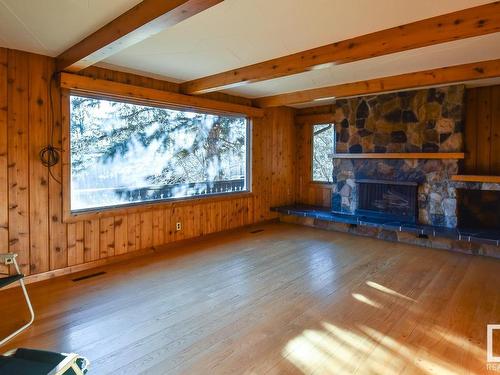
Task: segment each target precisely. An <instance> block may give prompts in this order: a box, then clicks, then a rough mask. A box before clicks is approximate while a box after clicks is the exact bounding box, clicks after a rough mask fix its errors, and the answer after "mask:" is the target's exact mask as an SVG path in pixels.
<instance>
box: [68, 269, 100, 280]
mask: <svg viewBox="0 0 500 375" xmlns="http://www.w3.org/2000/svg"><path fill="white" fill-rule="evenodd" d="M105 274H106V272H104V271H101V272H96V273H92V274H90V275H86V276H81V277H77V278H76V279H73V280H72V281H74V282H76V281H82V280H87V279H90V278H92V277H97V276H101V275H105Z"/></svg>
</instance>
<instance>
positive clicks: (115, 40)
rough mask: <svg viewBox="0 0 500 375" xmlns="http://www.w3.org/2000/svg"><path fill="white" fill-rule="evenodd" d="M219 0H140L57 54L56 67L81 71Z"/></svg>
mask: <svg viewBox="0 0 500 375" xmlns="http://www.w3.org/2000/svg"><path fill="white" fill-rule="evenodd" d="M222 1H223V0H144V1H142V2H141V3H139V4H137V5H136V6H134V7H133V8H130V9H129V10H128V11H126V12H125V13H123V14H122V15H120V16H118V17H117V18H115V19H114V20H113V21H111V22H109V23H108V24H107V25H105V26H103V27H101V28H100V29H99V30H97V31H96V32H95V33H93V34H91V35H89V36H88V37H86V38H85V39H83V40H82V41H80V42H79V43H77V44H75V45H74V46H72V47H70V48H69V49H67V50H66V51H64V52H63V53H61V54H60V55H59V56H57V58H56V64H57V65H56V67H57V70H58V71H63V70H65V71H72V72H77V71H79V70H82V69H84V68H86V67H88V66H90V65H93V64H95V63H96V62H99V61H101V60H104V59H105V58H107V57H109V56H111V55H113V54H115V53H117V52H119V51H121V50H123V49H125V48H127V47H130V46H131V45H133V44H136V43H138V42H140V41H142V40H144V39H146V38H149V37H150V36H152V35H154V34H157V33H159V32H160V31H163V30H165V29H166V28H168V27H171V26H174V25H176V24H178V23H179V22H181V21H183V20H185V19H187V18H189V17H191V16H194V15H195V14H197V13H200V12H202V11H204V10H205V9H208V8H210V7H212V6H214V5H216V4H218V3H220V2H222Z"/></svg>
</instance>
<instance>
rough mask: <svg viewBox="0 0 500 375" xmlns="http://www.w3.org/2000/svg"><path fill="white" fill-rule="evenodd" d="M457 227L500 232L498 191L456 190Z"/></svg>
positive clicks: (499, 192) (499, 194) (499, 197)
mask: <svg viewBox="0 0 500 375" xmlns="http://www.w3.org/2000/svg"><path fill="white" fill-rule="evenodd" d="M457 200H458V201H457V203H458V205H457V217H458V227H459V228H461V229H496V230H500V191H490V190H468V189H457Z"/></svg>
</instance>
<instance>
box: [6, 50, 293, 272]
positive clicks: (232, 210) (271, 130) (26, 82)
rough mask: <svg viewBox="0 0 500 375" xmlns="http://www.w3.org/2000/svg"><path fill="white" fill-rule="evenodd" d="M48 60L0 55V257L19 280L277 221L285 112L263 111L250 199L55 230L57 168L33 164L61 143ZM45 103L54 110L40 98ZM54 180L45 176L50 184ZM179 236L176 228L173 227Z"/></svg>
mask: <svg viewBox="0 0 500 375" xmlns="http://www.w3.org/2000/svg"><path fill="white" fill-rule="evenodd" d="M53 71H54V59H52V58H49V57H44V56H38V55H33V54H28V53H23V52H19V51H14V50H8V49H3V48H0V90H1V92H2V93H6V95H3V94H2V95H0V251H2V249H3V251H7V250H10V251H14V252H17V253H18V254H19V256H20V259H19V260H20V263H21V264H22V266H23V272H25V273H26V274H27V275H29V274H31V275H34V277H37V278H38V277H39V276H37V274H40V273H44V272H46V271H48V274H47V275H53V274H55V273H60V271H61V269H64V268H66V267H68V266H71V267H74V268H78V267H80V266H81V265H83V264H85V263H89V264H92V262H100V261H101V260H106V259H108V258H111V257H114V256H122V255H123V254H125V253H132V252H136V251H140V250H144V249H148V248H151V247H153V246H154V247H160V246H162V245H165V244H168V243H170V242H173V241H179V240H183V239H188V238H194V237H198V236H201V235H204V234H209V233H214V232H218V231H222V230H228V229H231V228H237V227H239V226H242V225H247V224H252V223H256V222H259V221H263V220H267V219H270V218H273V217H275V216H276V214H275V213H272V212H271V211H270V206H271V205H272V204H276V205H277V204H292V203H294V201H295V186H296V184H295V170H294V169H295V150H294V147H295V138H294V137H295V131H294V120H293V119H294V110H293V109H290V108H279V107H278V108H272V109H270V110H269V111H266V118H265V119H264V118H261V119H256V120H254V121H253V124H252V140H251V144H252V182H253V183H252V194H251V195H248V196H241V195H240V196H228V197H227V198H226V197H225V198H223V199H219V200H215V201H214V200H212V201H206V202H205V201H203V200H201V201H200V200H197V201H194V202H193V203H185V202H184V203H182V204H172V205H169V206H166V207H165V206H164V207H161V208H160V207H158V206H152V207H151V208H150V209H148V210H146V211H142V212H137V211H134V212H132V211H131V212H129V213H128V212H125V213H123V214H122V213H120V214H119V215H118V216H115V217H113V216H109V217H102V218H96V219H88V218H87V219H83V218H82V219H81V220H76V221H75V222H72V223H70V224H67V223H64V222H63V215H62V206H63V199H64V198H63V196H62V188H61V184H60V181H61V180H62V177H63V167H62V165H61V164H58V165H56V166H55V167H52V168H51V174H49V171H48V170H47V169H46V168H45V167H43V166H42V164H41V163H40V161H39V158H38V153H39V151H40V149H41V148H42V147H43V146H45V145H46V144H48V143H49V141H50V140H51V139H52V132H51V127H52V126H53V127H54V132H53V144H54V146H55V147H57V148H62V147H63V144H66V143H67V141H68V140H67V139H63V137H66V136H67V135H66V134H63V132H62V128H63V127H62V124H63V122H65V123H64V124H65V126H68V121H69V118H68V117H67V115H68V113H69V108H68V104H69V102H68V97H67V95H68V94H67V93H61V91H60V90H59V89H58V88H57V87H56V85H54V86H53V87H52V90H49V85H50V80H51V77H52V74H53ZM81 74H82V75H86V76H89V77H95V78H98V79H107V80H113V81H116V82H120V83H126V84H133V85H137V86H142V87H149V88H155V89H159V90H166V91H172V92H178V85H177V84H175V83H170V82H165V81H160V80H156V79H152V78H147V77H142V76H138V75H133V74H128V73H122V72H115V71H112V70H107V69H101V68H95V67H91V68H87V69H85V70H83V71H82V72H81ZM50 95H51V96H52V101H53V107H54V110H53V112H52V111H51V109H50V100H49V96H50ZM206 96H207V97H208V98H211V99H215V100H221V101H228V102H231V103H236V104H243V105H248V104H249V100H248V99H244V98H238V97H233V96H230V95H226V94H218V93H212V94H207V95H206ZM51 175H52V176H53V177H52V176H51ZM178 221H179V222H181V223H182V227H183V229H182V230H181V231H176V230H175V224H176V222H178Z"/></svg>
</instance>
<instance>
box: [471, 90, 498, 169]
mask: <svg viewBox="0 0 500 375" xmlns="http://www.w3.org/2000/svg"><path fill="white" fill-rule="evenodd" d="M465 110H466V119H465V150H466V158H465V163H464V169H465V170H464V172H465V174H474V175H496V176H499V175H500V85H498V86H486V87H477V88H471V89H468V90H467V91H466V108H465Z"/></svg>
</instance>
